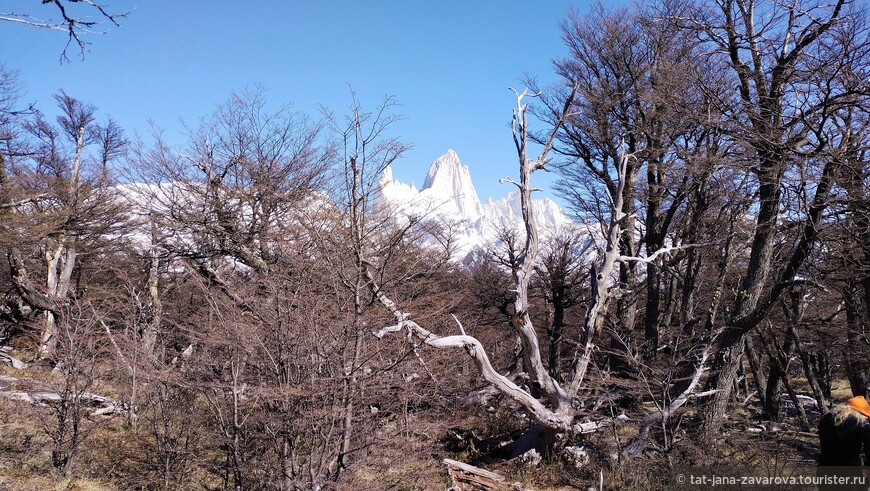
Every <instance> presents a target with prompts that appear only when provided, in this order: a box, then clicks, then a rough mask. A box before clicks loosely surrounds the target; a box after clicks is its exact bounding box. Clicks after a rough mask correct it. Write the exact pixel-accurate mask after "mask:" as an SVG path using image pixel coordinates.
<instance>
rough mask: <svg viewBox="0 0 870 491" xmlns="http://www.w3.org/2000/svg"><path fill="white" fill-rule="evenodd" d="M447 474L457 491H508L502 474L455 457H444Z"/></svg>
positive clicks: (453, 488)
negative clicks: (460, 460) (454, 458)
mask: <svg viewBox="0 0 870 491" xmlns="http://www.w3.org/2000/svg"><path fill="white" fill-rule="evenodd" d="M443 462H444V464H445V465H447V475H448V476H450V480H451V482H452V484H453V485H452V487H451V488H450V489H452V490H455V491H472V490H480V491H506V490H508V489H510V488H509V487H508V486H507V485H505V478H504V477H503V476H501V475H500V474H496V473H495V472H491V471H488V470H486V469H481V468H480V467H475V466H473V465H470V464H466V463H464V462H459V461H458V460H453V459H444V461H443Z"/></svg>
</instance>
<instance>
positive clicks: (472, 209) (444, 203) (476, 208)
mask: <svg viewBox="0 0 870 491" xmlns="http://www.w3.org/2000/svg"><path fill="white" fill-rule="evenodd" d="M379 184H380V186H379V189H378V192H377V193H376V197H375V202H376V204H377V205H379V207H381V208H382V209H385V210H387V211H388V212H389V213H392V214H394V215H396V216H397V217H402V216H404V217H410V216H415V217H425V218H427V219H431V220H436V221H441V222H445V223H450V224H451V225H453V226H451V229H452V230H453V231H454V233H457V234H458V236H457V237H455V239H456V242H455V243H456V245H457V248H456V251H455V254H454V255H455V257H456V258H457V259H460V260H461V259H463V258H465V257H466V256H467V255H468V254H469V253H471V252H472V251H473V250H474V249H477V248H480V247H485V246H487V245H489V244H491V243H492V242H493V241H495V240H496V237H497V236H498V235H499V233H500V232H501V231H502V230H503V229H504V228H505V227H522V214H521V211H520V195H519V192H518V191H514V192H512V193H509V194H508V195H507V196H505V197H503V198H501V199H498V200H492V199H490V200H488V201H487V203H486V204H485V205H481V203H480V199H479V198H478V197H477V190H476V189H475V188H474V183H473V182H472V180H471V171H470V170H469V168H468V166H465V165H462V163H461V161H460V160H459V156H458V155H457V154H456V152H455V151H453V150H448V151H447V152H446V153H445V154H444V155H442V156H440V157H438V158H437V159H436V160H435V161H434V162H433V163H432V165H431V166H430V167H429V172H428V173H427V175H426V180H425V181H424V183H423V187H422V188H421V189H420V190H419V191H418V190H417V189H416V188H415V187H414V186H413V185H408V184H404V183H402V182H399V181H397V180H396V179H395V178H394V177H393V172H392V169H390V168H387V169H385V170H384V172H383V175H382V176H381V179H380V181H379ZM532 209H533V210H534V213H535V218H536V222H537V224H538V229H539V231H540V232H541V233H542V234H544V235H547V234H548V233H556V232H557V231H559V230H561V229H562V228H564V227H566V226H569V225H570V224H571V223H572V222H571V220H570V219H569V218H568V216H567V215H566V214H565V212H564V211H562V209H561V208H560V207H559V205H557V204H556V203H555V202H553V201H552V200H550V199H546V198H544V199H536V200H534V201H533V204H532Z"/></svg>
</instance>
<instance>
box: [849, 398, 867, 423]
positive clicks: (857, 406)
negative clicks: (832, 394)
mask: <svg viewBox="0 0 870 491" xmlns="http://www.w3.org/2000/svg"><path fill="white" fill-rule="evenodd" d="M846 405H847V406H849V407H850V408H852V409H854V410H855V411H858V412H859V413H861V414H863V415H864V416H867V417H868V418H870V404H867V399H864V397H863V396H858V397H853V398H851V399H849V400H848V401H846Z"/></svg>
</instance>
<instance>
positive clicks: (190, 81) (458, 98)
mask: <svg viewBox="0 0 870 491" xmlns="http://www.w3.org/2000/svg"><path fill="white" fill-rule="evenodd" d="M101 3H103V4H106V5H108V6H109V7H110V9H112V10H113V11H126V10H132V12H131V13H130V15H129V16H128V17H127V18H126V19H122V20H121V24H122V27H120V28H117V27H114V26H108V25H105V26H103V28H104V29H105V30H107V31H108V32H107V33H106V34H103V35H91V36H88V37H87V38H86V39H87V40H88V41H90V42H91V43H92V44H91V45H90V46H89V50H90V51H89V52H88V53H86V56H85V59H84V60H81V59H80V57H79V52H78V49H77V48H76V47H71V48H70V51H69V57H70V60H71V62H70V63H65V64H61V63H60V62H59V57H60V53H61V51H62V50H63V47H64V45H65V43H66V36H65V34H64V33H62V32H55V31H49V30H41V29H34V28H31V27H24V26H19V25H15V24H12V23H9V22H0V46H2V47H3V49H2V52H0V62H4V63H5V64H6V65H7V67H8V68H12V69H16V70H19V71H20V81H21V83H22V85H23V88H24V90H25V91H26V97H25V99H26V100H27V101H31V102H33V101H35V102H36V103H37V107H39V108H40V109H42V110H44V111H46V112H50V111H51V110H52V106H53V101H52V99H51V96H52V94H55V93H56V92H57V91H58V90H60V89H63V90H65V91H66V92H67V93H68V94H70V95H71V96H73V97H76V98H79V99H81V100H83V101H85V102H88V103H91V104H93V105H95V106H97V107H98V108H99V110H100V114H101V115H110V116H111V117H112V118H114V119H115V120H116V121H117V122H118V123H120V124H121V125H122V126H123V127H124V129H125V130H126V131H127V132H128V133H129V134H133V133H134V132H138V133H139V134H140V135H142V136H146V135H147V133H148V121H149V120H153V121H154V122H155V123H156V124H157V125H158V126H159V127H161V128H163V129H164V130H165V135H166V137H167V139H168V140H169V141H171V142H177V143H180V142H182V141H183V140H184V136H183V131H184V130H183V127H182V125H181V123H180V122H181V121H182V120H183V121H185V122H187V123H188V124H189V125H191V126H195V125H196V123H197V121H198V120H199V118H201V117H203V116H205V115H208V114H209V113H210V112H211V111H212V110H213V109H214V108H215V106H216V105H217V104H219V103H221V102H223V101H225V100H227V98H228V97H229V96H230V94H231V93H232V91H233V90H237V89H240V88H243V87H246V86H248V87H250V86H253V85H256V84H260V85H262V86H263V87H265V88H266V89H268V98H269V101H270V102H271V103H273V104H275V105H276V106H277V105H278V104H283V103H288V102H289V103H292V104H293V105H294V108H295V109H296V110H299V111H303V112H306V113H310V114H311V115H313V116H317V115H318V109H317V107H318V104H321V105H324V106H326V107H329V108H331V109H333V110H334V111H336V112H341V111H342V110H343V109H344V108H345V107H346V106H347V104H348V103H349V102H350V95H349V89H348V87H349V86H352V87H353V89H354V91H355V92H356V93H357V96H358V99H359V100H360V101H361V102H362V104H363V105H364V106H367V107H374V106H375V105H376V104H378V103H379V102H380V101H381V99H382V98H383V97H384V96H386V95H390V96H394V97H395V98H396V99H397V101H398V102H399V103H400V104H402V107H401V108H400V112H401V114H403V115H404V116H405V118H406V119H405V120H404V121H402V122H401V123H399V124H398V125H397V126H396V127H395V134H396V135H397V136H399V137H400V138H401V139H402V140H403V141H404V142H406V143H408V144H411V145H413V149H412V150H411V151H410V152H408V153H407V154H406V156H405V158H404V159H402V160H401V161H400V162H399V163H398V164H397V165H396V166H395V168H394V174H395V175H396V177H397V178H398V179H400V180H402V181H405V182H412V181H413V182H415V183H416V184H417V185H418V186H420V185H421V184H422V182H423V179H424V177H425V173H426V170H427V168H428V165H429V163H431V161H433V160H434V159H435V158H437V157H438V156H439V155H441V154H442V153H443V152H444V151H446V150H447V149H448V148H453V149H454V150H456V151H457V152H458V153H459V156H460V158H461V159H462V161H463V163H465V164H467V165H469V167H470V169H471V174H472V178H473V179H474V182H475V184H476V186H477V188H478V193H479V195H480V197H481V199H482V200H486V198H487V197H490V196H491V197H495V198H497V197H500V196H502V195H503V194H505V193H507V192H508V191H509V190H510V189H508V188H507V185H499V184H498V182H497V180H498V178H499V177H506V176H514V175H515V174H516V156H515V153H514V148H513V142H512V140H511V135H510V129H509V122H510V118H511V109H512V106H513V103H514V97H513V95H512V93H511V92H510V91H508V87H510V86H514V87H517V88H520V87H519V85H518V84H519V79H520V78H521V77H522V76H523V74H524V73H529V74H533V75H535V76H537V77H539V79H540V80H541V81H542V82H547V81H553V80H554V79H555V77H554V75H553V70H552V60H553V59H554V58H559V57H562V56H564V55H565V53H566V51H567V50H566V48H565V47H564V46H563V44H562V42H561V39H560V36H561V31H560V27H559V25H560V22H561V21H562V19H563V18H564V16H565V13H566V12H567V11H568V10H569V9H570V8H572V5H574V6H575V8H577V9H579V10H580V11H581V12H582V11H584V10H585V9H587V8H588V4H587V3H586V2H585V1H582V2H570V1H567V0H543V1H535V2H529V1H514V0H501V1H482V0H481V1H474V0H465V1H442V0H438V1H416V0H404V1H402V0H394V1H374V0H371V1H328V0H324V1H308V2H290V1H277V0H271V1H265V0H263V1H259V0H253V1H248V2H239V1H232V2H230V1H225V0H212V1H193V0H185V1H179V0H138V1H129V0H123V1H122V0H102V1H101ZM9 11H26V12H30V13H32V14H33V15H34V16H36V17H42V18H45V17H49V16H50V17H54V18H56V17H57V14H56V13H55V11H54V10H53V9H52V8H51V6H43V5H41V4H40V3H39V2H36V1H34V0H4V1H3V2H2V5H0V12H9ZM538 182H539V183H540V184H541V185H542V186H543V187H547V186H548V183H549V182H551V180H549V179H541V180H539V181H538ZM548 194H551V193H548Z"/></svg>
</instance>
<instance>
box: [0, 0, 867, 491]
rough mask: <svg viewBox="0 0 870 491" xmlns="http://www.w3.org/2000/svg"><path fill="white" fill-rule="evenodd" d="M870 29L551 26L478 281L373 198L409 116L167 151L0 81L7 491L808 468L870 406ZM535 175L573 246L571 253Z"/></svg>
mask: <svg viewBox="0 0 870 491" xmlns="http://www.w3.org/2000/svg"><path fill="white" fill-rule="evenodd" d="M43 3H46V2H43ZM55 3H56V4H58V5H61V4H63V2H55ZM106 15H107V17H106V18H107V19H109V20H114V17H111V14H108V13H106ZM867 16H868V9H867V5H866V4H865V3H863V2H861V1H849V0H834V1H832V2H828V3H822V2H813V1H801V0H797V1H792V2H781V1H773V0H771V1H762V0H715V1H714V0H710V1H698V2H692V1H682V0H659V1H656V2H650V3H646V4H644V5H643V6H635V7H630V8H622V9H607V8H604V7H598V8H593V9H592V11H591V13H589V14H584V15H580V14H573V15H569V16H568V17H567V18H566V19H565V20H564V22H563V25H562V35H563V39H564V42H565V43H566V45H567V46H568V48H569V50H570V51H569V52H570V54H569V56H567V57H566V58H564V59H557V60H555V61H554V68H555V70H556V73H557V75H558V77H559V79H560V83H558V84H556V85H554V86H546V87H539V86H538V84H537V82H536V81H535V79H533V78H528V79H527V80H525V81H524V85H525V86H526V87H527V90H524V91H517V92H515V93H514V95H515V98H513V99H512V98H509V97H506V100H505V114H506V118H505V120H506V121H507V120H509V118H510V111H511V106H513V120H512V130H513V137H514V138H513V141H511V140H510V139H507V140H506V141H505V145H514V146H515V147H516V153H517V159H516V161H515V162H513V163H506V164H505V172H506V173H508V172H510V173H511V175H512V176H513V178H512V179H510V180H509V182H510V184H512V185H515V186H516V188H517V189H518V190H519V192H520V196H521V205H522V223H519V224H517V228H516V229H515V230H507V229H506V230H505V231H503V232H502V233H501V234H499V240H498V241H496V242H495V243H492V244H489V245H488V247H486V250H485V251H480V253H479V254H475V255H474V256H473V260H468V261H465V262H462V263H460V262H457V261H454V260H453V255H452V252H453V251H452V248H453V247H454V245H455V243H454V241H453V240H452V237H451V234H452V233H455V231H456V224H444V223H439V222H438V221H437V220H431V219H427V217H426V216H421V217H410V218H408V217H399V216H397V214H396V213H395V210H390V209H387V208H384V207H379V206H376V205H375V200H374V196H375V194H376V192H377V187H378V182H379V179H380V176H381V173H382V171H383V170H384V169H385V168H386V167H387V166H389V165H390V164H393V163H394V162H396V161H397V160H399V159H400V158H401V157H402V155H403V153H404V152H405V151H406V150H407V146H406V144H405V143H403V141H402V139H401V138H400V137H399V135H397V134H396V129H395V123H396V121H397V120H398V119H399V118H400V117H401V116H400V113H399V112H398V107H397V104H396V103H397V101H394V100H393V99H390V98H387V99H385V100H384V101H381V102H375V103H374V104H370V103H368V102H365V101H358V100H356V98H355V97H353V96H351V97H350V100H349V104H348V106H347V107H346V108H333V109H332V110H327V109H324V110H323V111H322V112H320V113H316V114H306V113H301V112H294V111H293V110H292V109H291V108H290V106H286V107H280V108H278V109H272V108H273V106H272V105H271V104H270V103H269V102H268V101H267V100H266V99H265V92H264V91H262V90H259V89H240V90H239V91H238V92H236V93H235V94H233V95H232V96H231V97H230V98H229V99H228V100H227V101H226V102H225V103H224V104H221V105H220V106H218V107H216V108H215V109H214V112H213V113H212V114H210V115H207V116H206V117H204V118H202V119H201V124H200V125H199V126H198V127H197V128H195V129H194V130H193V131H191V134H190V139H189V142H188V143H187V144H186V145H184V146H180V147H178V146H173V145H170V144H169V143H166V142H165V141H163V140H162V139H161V137H160V134H159V132H155V134H154V135H149V136H148V137H147V138H132V137H130V136H129V135H127V134H126V133H125V131H124V129H123V128H121V127H119V125H118V124H116V123H115V122H114V121H112V119H111V118H109V117H108V116H105V115H104V113H105V114H110V113H111V109H112V108H100V109H99V110H98V109H97V108H95V107H92V106H91V105H89V104H88V103H87V102H86V101H81V100H78V99H76V98H75V97H74V94H67V93H65V92H60V93H58V94H57V95H56V96H55V97H54V102H55V103H56V106H57V107H56V109H52V111H55V112H57V113H58V114H60V116H59V117H57V118H56V119H52V118H49V117H46V116H45V115H43V113H42V112H40V108H37V107H33V106H31V105H29V103H28V102H27V101H26V100H24V99H23V98H21V97H20V93H21V90H22V88H21V87H20V86H19V84H18V82H17V79H16V72H15V70H13V69H12V68H10V67H0V145H2V147H0V215H2V219H0V247H2V250H3V253H4V254H5V258H6V260H5V261H4V262H3V267H2V268H0V291H2V295H3V296H2V302H0V304H2V305H0V346H2V347H0V362H2V363H0V415H2V416H0V488H2V489H7V488H8V489H53V488H54V487H58V489H236V490H242V489H258V490H259V489H280V490H286V491H290V490H311V489H448V488H450V487H451V486H453V489H520V488H522V489H536V490H545V489H554V490H555V489H587V488H589V487H593V488H594V489H662V488H664V487H665V486H667V485H668V484H670V480H671V471H669V470H668V469H674V468H680V467H686V466H714V465H721V464H728V465H741V466H746V468H767V469H770V468H774V467H776V466H777V465H783V463H790V464H794V465H814V463H815V460H816V458H817V456H818V444H817V437H816V435H815V428H816V425H817V422H818V420H819V418H820V416H821V415H822V414H824V413H825V412H827V411H828V410H829V409H830V408H831V407H832V405H833V404H836V403H837V402H839V401H840V400H842V399H844V398H846V397H850V396H852V395H867V391H868V383H870V356H868V355H870V337H868V335H870V333H868V326H870V210H868V207H870V161H868V154H867V150H868V145H870V85H868V80H870V38H868V29H870V25H868V17H867ZM4 20H8V19H4ZM75 26H76V24H75V22H73V23H71V24H69V25H68V28H69V35H70V36H71V37H70V39H71V41H74V42H77V41H78V38H77V37H75V30H74V27H75ZM0 28H2V25H0ZM519 69H521V67H518V70H519ZM42 109H43V110H45V108H42ZM185 116H191V117H199V116H201V115H185ZM445 144H447V142H445ZM543 170H549V171H554V172H557V173H558V174H559V175H560V177H561V180H560V184H559V188H558V192H559V193H560V194H561V196H562V198H563V199H564V201H565V202H567V203H568V204H569V206H570V207H571V212H572V215H573V218H574V220H575V221H576V223H577V224H578V225H577V227H576V228H573V229H570V230H565V231H564V233H562V234H558V235H555V236H553V235H545V234H541V233H539V230H538V226H537V224H536V220H535V215H534V213H533V208H532V206H531V199H532V193H533V191H534V189H535V173H536V172H540V171H543ZM590 238H591V239H592V240H589V239H590ZM435 244H440V245H435ZM583 244H587V247H583ZM590 244H591V245H590ZM445 459H447V460H445ZM445 463H446V465H445ZM474 486H476V487H474Z"/></svg>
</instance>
